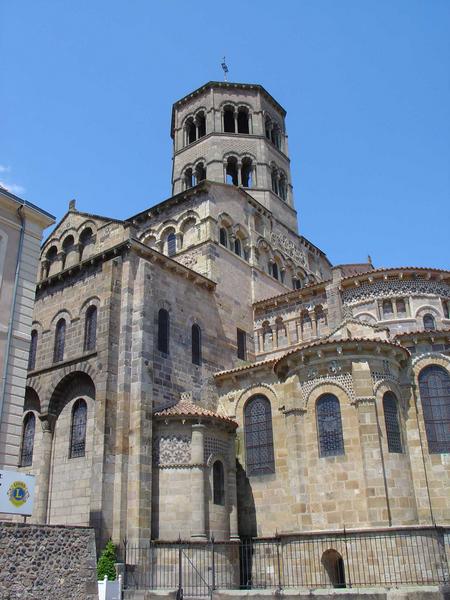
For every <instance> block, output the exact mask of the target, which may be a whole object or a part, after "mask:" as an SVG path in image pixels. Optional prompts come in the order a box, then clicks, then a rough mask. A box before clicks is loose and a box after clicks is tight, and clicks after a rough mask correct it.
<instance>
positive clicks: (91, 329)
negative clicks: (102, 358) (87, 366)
mask: <svg viewBox="0 0 450 600" xmlns="http://www.w3.org/2000/svg"><path fill="white" fill-rule="evenodd" d="M96 344H97V307H96V306H90V307H89V308H88V309H87V311H86V320H85V323H84V350H85V351H87V350H94V349H95V346H96Z"/></svg>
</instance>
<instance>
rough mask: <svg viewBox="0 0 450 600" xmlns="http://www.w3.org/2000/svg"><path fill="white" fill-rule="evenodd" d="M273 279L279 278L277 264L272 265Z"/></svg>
mask: <svg viewBox="0 0 450 600" xmlns="http://www.w3.org/2000/svg"><path fill="white" fill-rule="evenodd" d="M272 277H274V278H275V279H278V278H279V274H278V265H277V263H276V262H274V263H272Z"/></svg>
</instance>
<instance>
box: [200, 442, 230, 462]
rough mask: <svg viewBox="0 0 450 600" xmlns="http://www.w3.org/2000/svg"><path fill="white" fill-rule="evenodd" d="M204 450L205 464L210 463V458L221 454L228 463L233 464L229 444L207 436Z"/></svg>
mask: <svg viewBox="0 0 450 600" xmlns="http://www.w3.org/2000/svg"><path fill="white" fill-rule="evenodd" d="M203 449H204V457H205V463H206V462H208V460H209V457H210V456H211V455H212V454H221V455H222V456H224V457H226V459H227V462H228V463H229V464H231V461H232V457H231V452H230V444H229V443H228V442H225V441H223V440H218V439H216V438H213V437H210V436H205V441H204V446H203Z"/></svg>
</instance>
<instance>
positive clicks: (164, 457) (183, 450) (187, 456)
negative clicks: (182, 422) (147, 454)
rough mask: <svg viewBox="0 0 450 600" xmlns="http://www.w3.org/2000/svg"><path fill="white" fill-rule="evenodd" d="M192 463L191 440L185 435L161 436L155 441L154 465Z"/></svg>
mask: <svg viewBox="0 0 450 600" xmlns="http://www.w3.org/2000/svg"><path fill="white" fill-rule="evenodd" d="M190 461H191V440H190V438H189V437H188V436H185V435H160V436H156V437H155V439H154V440H153V464H155V465H158V466H169V465H187V464H189V463H190Z"/></svg>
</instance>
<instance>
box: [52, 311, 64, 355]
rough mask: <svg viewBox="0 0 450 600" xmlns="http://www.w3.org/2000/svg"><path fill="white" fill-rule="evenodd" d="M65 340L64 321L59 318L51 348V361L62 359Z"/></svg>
mask: <svg viewBox="0 0 450 600" xmlns="http://www.w3.org/2000/svg"><path fill="white" fill-rule="evenodd" d="M65 341H66V322H65V320H64V319H60V320H59V321H58V322H57V323H56V329H55V346H54V348H53V362H60V361H62V360H64V344H65Z"/></svg>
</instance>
